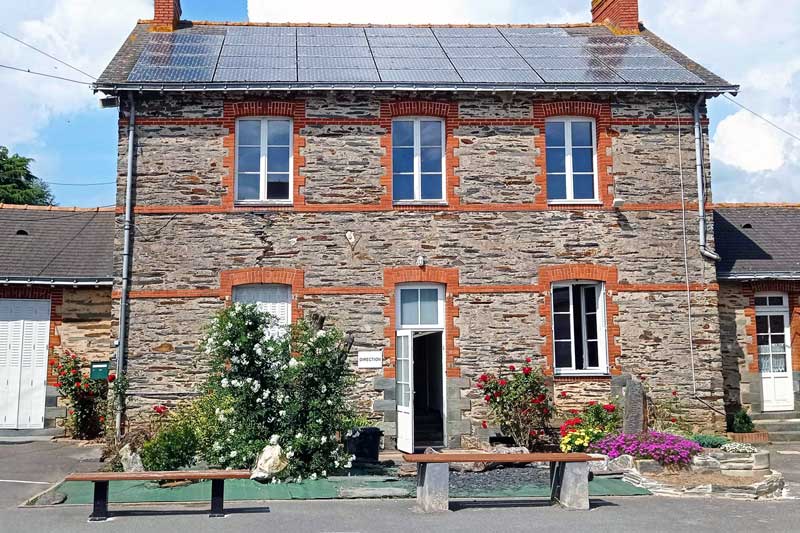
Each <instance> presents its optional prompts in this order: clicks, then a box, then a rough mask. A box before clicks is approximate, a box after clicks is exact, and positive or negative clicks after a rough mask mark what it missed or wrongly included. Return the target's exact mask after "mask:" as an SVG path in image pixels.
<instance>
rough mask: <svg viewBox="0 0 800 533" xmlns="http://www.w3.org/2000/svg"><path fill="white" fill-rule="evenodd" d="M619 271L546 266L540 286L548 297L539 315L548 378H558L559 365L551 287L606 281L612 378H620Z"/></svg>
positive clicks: (601, 267)
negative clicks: (554, 343)
mask: <svg viewBox="0 0 800 533" xmlns="http://www.w3.org/2000/svg"><path fill="white" fill-rule="evenodd" d="M618 278H619V277H618V274H617V268H616V267H613V266H602V265H558V266H543V267H541V268H540V269H539V285H540V287H542V290H543V293H544V301H543V303H542V304H541V305H540V306H539V315H540V316H541V317H542V319H543V323H542V326H541V329H540V330H539V334H540V335H541V336H542V338H543V339H546V342H545V343H544V345H543V346H542V355H543V356H544V357H545V360H546V361H547V362H546V366H545V368H544V374H545V375H547V376H552V375H554V374H555V361H554V359H553V304H552V289H551V286H552V284H553V283H555V282H559V281H573V280H575V281H602V282H603V283H604V284H605V291H606V336H607V340H608V346H607V350H608V369H609V373H610V374H611V375H614V376H616V375H619V374H621V373H622V369H621V368H620V367H619V365H617V357H619V356H620V355H622V349H621V348H620V346H619V344H618V343H617V339H618V337H619V335H620V330H619V326H618V325H617V323H616V319H617V317H618V316H619V305H618V304H617V303H615V302H614V294H615V292H617V290H618V286H619V283H618Z"/></svg>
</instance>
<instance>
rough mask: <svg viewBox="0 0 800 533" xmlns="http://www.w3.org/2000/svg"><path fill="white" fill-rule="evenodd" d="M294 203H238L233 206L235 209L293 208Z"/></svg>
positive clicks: (290, 201) (286, 201)
mask: <svg viewBox="0 0 800 533" xmlns="http://www.w3.org/2000/svg"><path fill="white" fill-rule="evenodd" d="M293 205H294V202H293V201H292V200H273V201H269V200H267V201H261V200H258V201H238V202H235V203H234V204H233V206H234V207H245V208H246V207H292V206H293Z"/></svg>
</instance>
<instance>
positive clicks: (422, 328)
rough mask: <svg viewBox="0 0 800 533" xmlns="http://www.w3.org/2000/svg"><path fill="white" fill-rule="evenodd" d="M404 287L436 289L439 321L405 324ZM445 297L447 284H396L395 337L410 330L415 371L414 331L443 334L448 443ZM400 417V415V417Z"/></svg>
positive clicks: (444, 417) (444, 427) (444, 422)
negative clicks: (402, 304) (403, 307)
mask: <svg viewBox="0 0 800 533" xmlns="http://www.w3.org/2000/svg"><path fill="white" fill-rule="evenodd" d="M403 289H436V290H437V291H438V293H437V308H438V311H437V314H438V316H437V318H438V320H437V323H436V324H435V325H430V324H426V325H408V326H405V325H403V319H402V316H403V315H402V314H401V299H400V291H401V290H403ZM445 297H446V286H445V285H444V284H442V283H425V282H414V283H398V284H397V285H396V286H395V317H396V320H395V325H396V331H395V337H396V336H397V335H399V334H400V332H410V335H411V348H410V350H411V368H410V371H411V372H413V371H414V349H413V346H414V333H422V332H426V331H431V332H437V333H438V332H441V334H442V359H441V363H442V440H443V444H446V443H447V340H446V339H447V331H446V328H445V323H446V320H445V318H446V317H445ZM395 342H396V339H395ZM414 386H415V384H414V381H413V376H412V380H411V403H412V407H413V402H414ZM398 418H399V417H398ZM412 423H413V410H412ZM411 429H412V433H411V436H412V444H415V443H414V427H413V424H412V428H411ZM398 436H399V427H398Z"/></svg>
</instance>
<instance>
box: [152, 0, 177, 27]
mask: <svg viewBox="0 0 800 533" xmlns="http://www.w3.org/2000/svg"><path fill="white" fill-rule="evenodd" d="M180 20H181V0H155V15H154V16H153V25H152V27H151V30H152V31H175V29H176V28H177V27H178V23H179V22H180Z"/></svg>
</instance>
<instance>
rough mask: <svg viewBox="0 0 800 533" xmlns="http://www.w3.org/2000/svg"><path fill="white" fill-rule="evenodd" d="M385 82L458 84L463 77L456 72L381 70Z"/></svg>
mask: <svg viewBox="0 0 800 533" xmlns="http://www.w3.org/2000/svg"><path fill="white" fill-rule="evenodd" d="M381 79H382V80H383V81H389V82H391V81H396V82H411V83H414V82H417V83H425V82H430V83H437V82H440V83H450V82H452V83H458V82H460V81H461V77H460V76H459V75H458V73H457V72H456V71H455V70H452V69H451V70H381Z"/></svg>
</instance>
